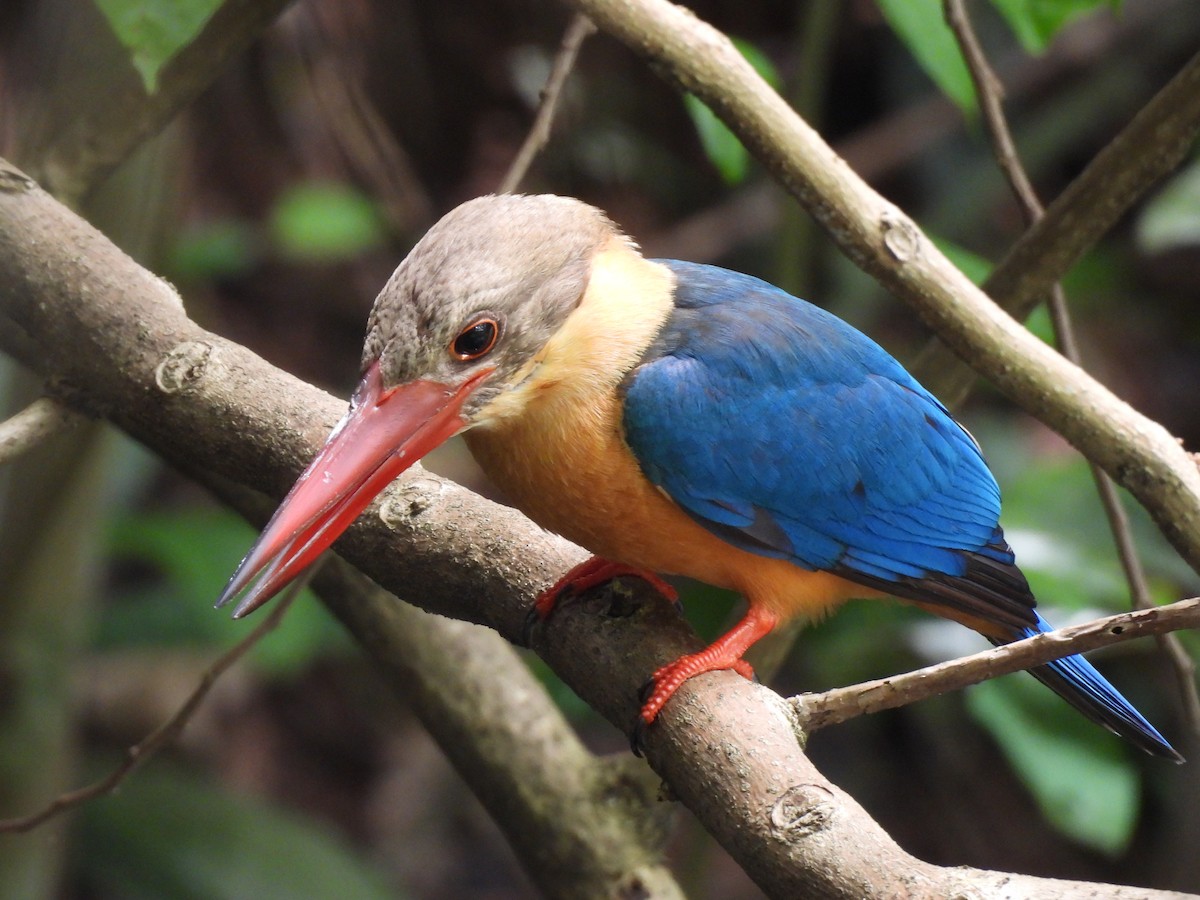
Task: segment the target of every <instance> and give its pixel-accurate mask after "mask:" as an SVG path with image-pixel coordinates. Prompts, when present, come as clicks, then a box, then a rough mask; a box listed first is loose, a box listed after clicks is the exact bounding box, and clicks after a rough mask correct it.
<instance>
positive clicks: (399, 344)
mask: <svg viewBox="0 0 1200 900" xmlns="http://www.w3.org/2000/svg"><path fill="white" fill-rule="evenodd" d="M618 234H619V232H618V231H617V228H616V226H614V225H613V223H612V222H611V221H609V219H608V217H607V216H605V215H604V213H602V212H601V211H600V210H598V209H596V208H595V207H592V206H588V205H587V204H585V203H581V202H580V201H578V200H574V199H571V198H569V197H557V196H553V195H539V196H516V195H510V194H505V195H500V196H488V197H479V198H477V199H475V200H470V201H468V202H466V203H464V204H462V205H461V206H459V207H457V208H456V209H454V210H452V211H451V212H449V213H448V214H446V216H444V217H443V218H442V219H441V220H440V221H439V222H438V223H437V224H436V225H434V226H433V227H432V228H431V229H430V230H429V232H428V233H427V234H426V235H425V236H424V237H423V238H421V240H420V241H419V242H418V243H417V245H416V246H415V247H413V249H412V252H410V253H409V254H408V257H407V258H406V259H405V260H404V261H403V262H402V263H401V264H400V266H399V268H397V269H396V271H395V273H394V274H393V275H392V277H391V279H389V281H388V283H387V284H386V285H385V286H384V288H383V290H382V291H381V292H380V294H379V297H378V298H377V299H376V301H375V306H374V308H373V309H372V310H371V317H370V320H369V322H368V326H367V338H366V342H365V344H364V346H363V369H364V371H365V370H366V369H367V368H368V367H369V366H370V365H371V364H372V363H373V362H376V361H378V362H379V368H380V373H381V376H382V379H383V385H384V387H385V388H390V387H393V386H395V385H398V384H405V383H408V382H411V381H413V380H416V379H429V380H432V381H436V382H439V383H441V384H445V385H447V386H457V385H460V384H462V383H463V382H464V381H465V380H467V379H469V378H471V377H472V376H473V375H474V374H476V373H477V372H478V371H480V370H481V369H483V368H493V369H495V374H494V375H493V376H491V377H489V378H488V379H487V381H486V383H483V384H480V386H479V387H478V388H477V389H476V390H474V391H473V392H472V395H471V397H469V398H468V399H467V400H466V402H465V403H464V406H463V414H464V418H466V419H470V418H471V413H472V412H473V411H475V410H478V409H480V408H482V407H483V406H485V405H486V404H487V402H488V401H489V400H490V399H492V397H494V396H495V394H496V393H497V392H499V391H501V390H503V389H504V387H505V386H506V385H507V384H508V383H509V381H510V379H511V377H512V376H513V375H514V374H515V373H516V372H517V371H518V370H519V369H520V368H521V367H522V366H523V365H524V364H525V363H526V362H528V360H529V359H531V358H532V357H533V356H534V355H536V354H537V352H538V351H539V350H540V349H541V348H542V347H543V346H544V345H545V343H546V341H547V340H549V338H550V336H551V335H553V334H554V333H555V332H556V331H557V330H558V329H559V328H560V327H561V326H562V324H563V322H564V321H565V320H566V318H567V316H569V315H570V313H571V312H572V310H574V309H575V307H576V306H578V304H579V302H580V299H581V298H582V296H583V292H584V290H585V289H586V287H587V283H588V272H589V269H590V266H591V262H592V259H593V257H594V256H595V254H596V252H597V251H598V250H599V249H600V247H601V246H602V245H604V244H605V243H606V242H607V241H609V240H610V239H612V238H613V237H614V236H616V235H618Z"/></svg>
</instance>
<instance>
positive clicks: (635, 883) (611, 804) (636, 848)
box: [198, 473, 683, 900]
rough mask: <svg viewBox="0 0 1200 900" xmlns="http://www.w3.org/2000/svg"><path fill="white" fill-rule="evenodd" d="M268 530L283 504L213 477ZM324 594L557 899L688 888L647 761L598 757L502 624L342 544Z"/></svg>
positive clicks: (321, 583) (218, 489)
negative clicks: (433, 594) (405, 595)
mask: <svg viewBox="0 0 1200 900" xmlns="http://www.w3.org/2000/svg"><path fill="white" fill-rule="evenodd" d="M198 480H199V481H201V483H203V484H205V485H206V486H208V487H209V488H210V489H211V490H213V491H214V492H215V493H216V494H217V495H218V496H219V497H220V498H221V499H222V500H224V501H225V502H227V503H229V504H230V505H231V506H232V507H233V508H234V509H236V510H238V512H240V513H241V514H242V515H244V516H245V517H246V518H247V519H249V520H250V521H251V522H252V523H254V524H255V525H258V526H262V525H265V524H266V521H267V519H268V518H269V517H270V514H271V512H272V511H273V510H274V508H275V504H274V503H273V502H269V501H268V500H267V499H266V498H265V497H263V496H262V495H261V494H259V493H258V492H257V491H251V490H248V489H246V488H244V487H241V486H240V485H235V484H233V483H232V482H231V481H229V480H227V479H223V478H214V477H212V476H211V475H209V474H207V473H201V474H200V475H199V476H198ZM323 559H324V561H325V562H324V565H323V566H322V568H321V571H320V572H318V573H317V575H316V576H315V577H314V579H313V588H314V590H315V591H316V593H317V595H318V596H319V597H320V598H321V600H322V601H323V602H324V603H325V605H326V606H328V607H329V609H330V611H331V612H332V613H333V614H334V615H335V616H336V617H337V618H338V619H339V620H340V621H341V622H342V624H343V625H344V626H345V627H346V629H347V630H348V631H349V632H350V633H351V634H352V635H353V636H354V638H355V640H356V641H357V642H358V643H359V644H360V645H361V646H362V648H363V650H364V651H365V652H366V653H367V655H368V656H370V657H371V659H372V660H373V661H374V662H375V664H376V665H377V666H378V667H379V669H380V671H381V672H382V674H383V675H384V677H385V678H386V680H387V683H388V684H389V686H390V687H392V688H393V689H394V691H395V694H396V696H397V698H399V699H400V700H401V702H403V703H405V704H408V705H410V706H411V707H412V709H413V711H414V713H415V714H416V716H417V718H418V719H420V721H421V723H422V725H424V727H425V729H426V730H427V731H428V732H429V733H430V735H432V737H433V738H434V740H435V741H437V743H438V746H439V747H441V749H442V751H443V752H444V753H445V754H446V757H447V758H448V759H449V760H450V762H451V763H452V764H453V766H454V768H455V769H456V770H457V771H458V773H459V775H460V776H461V777H462V779H463V781H464V782H466V784H467V785H468V786H469V787H470V788H471V790H472V792H473V793H474V794H475V796H477V797H478V798H479V799H480V801H481V802H482V803H483V805H484V806H485V807H486V808H487V810H488V811H489V812H490V813H491V815H492V818H493V820H494V821H495V822H496V823H497V825H498V826H499V827H500V829H501V831H503V833H504V836H505V838H506V839H507V840H508V842H509V844H510V845H511V846H512V848H513V850H514V851H515V853H516V855H517V857H518V858H519V859H520V860H521V862H522V864H523V865H524V867H525V871H526V872H527V873H528V874H529V876H530V877H531V878H532V880H533V881H534V883H535V884H537V886H538V888H539V889H540V890H541V891H542V893H543V894H545V895H546V896H548V897H580V896H585V897H624V896H637V895H638V893H639V890H641V891H644V892H645V895H646V896H649V897H654V898H663V900H670V898H673V897H682V896H683V895H682V892H681V891H680V889H679V886H678V885H677V884H676V883H675V882H674V879H673V877H672V875H671V873H670V871H669V870H668V869H667V868H666V866H665V865H664V864H663V861H662V846H663V844H664V842H665V839H666V833H667V821H666V819H667V817H668V816H669V814H670V809H669V807H665V806H663V805H662V804H659V803H658V802H657V800H656V793H657V790H658V782H657V780H656V779H655V778H654V774H653V773H652V772H651V771H650V770H649V769H648V768H647V767H646V766H645V764H644V763H643V762H642V761H641V760H637V759H635V758H633V757H621V758H619V759H597V758H596V757H595V756H593V755H592V754H591V753H590V752H589V751H588V750H587V748H585V747H584V746H583V744H582V743H580V741H579V739H578V738H577V737H576V735H575V732H574V731H573V730H572V728H571V726H570V724H569V723H568V722H567V721H566V720H565V719H564V717H563V715H562V712H561V711H560V710H559V709H558V707H557V706H555V704H554V702H553V701H552V700H551V699H550V697H549V695H548V694H547V693H546V690H545V688H544V687H543V686H542V685H541V683H540V682H539V681H538V680H537V679H536V678H535V677H534V676H533V675H532V673H531V672H530V671H529V668H528V666H526V665H525V662H524V661H523V660H522V659H521V658H520V657H519V656H518V655H517V653H516V652H515V651H514V650H513V648H512V646H511V645H510V644H509V643H507V642H506V641H505V640H504V639H503V638H501V637H500V636H499V635H497V634H496V633H495V632H494V631H491V630H489V629H486V628H481V627H479V626H477V625H472V624H470V623H468V622H460V621H456V620H454V619H447V618H444V617H442V616H436V615H432V614H430V613H427V612H425V611H424V610H422V609H420V608H418V607H416V606H411V605H409V604H407V603H403V602H401V601H399V600H397V599H396V598H395V597H394V596H392V595H391V594H388V593H387V592H386V591H384V590H383V589H382V588H380V587H378V586H377V585H376V584H375V583H374V582H372V581H371V580H370V579H369V578H367V577H366V576H364V575H363V574H362V573H360V572H359V571H358V570H357V569H355V568H353V567H352V566H350V565H349V564H348V563H346V562H344V561H342V559H340V558H339V557H337V556H335V555H334V554H332V553H329V554H326V555H325V556H324V557H323Z"/></svg>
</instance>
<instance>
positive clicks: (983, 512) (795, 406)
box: [624, 260, 1035, 632]
mask: <svg viewBox="0 0 1200 900" xmlns="http://www.w3.org/2000/svg"><path fill="white" fill-rule="evenodd" d="M659 262H663V264H665V265H667V266H669V267H670V268H671V269H672V271H673V272H674V273H675V276H676V279H677V283H676V291H675V311H674V313H673V314H672V316H671V317H670V319H669V320H668V322H667V324H666V325H665V327H664V328H663V330H662V332H661V333H660V335H659V336H658V339H657V341H656V343H655V344H654V345H653V346H652V347H651V348H650V349H649V350H648V351H647V353H646V355H645V357H644V358H643V361H642V364H641V365H640V366H638V367H637V368H635V369H634V370H633V372H631V373H630V375H629V376H628V377H627V379H626V381H625V384H624V390H625V411H624V425H625V431H626V439H627V441H628V443H629V446H630V448H631V449H632V451H633V453H634V455H635V456H636V457H637V459H638V461H639V463H640V464H641V466H642V468H643V470H644V471H645V473H646V475H647V477H648V478H649V479H650V480H651V481H652V482H654V483H655V484H657V485H659V486H660V487H662V488H663V489H664V490H665V491H666V492H667V493H668V494H669V495H670V496H671V497H672V498H673V499H674V500H675V501H676V502H677V503H678V504H679V505H680V506H681V507H682V508H683V509H685V510H686V511H687V512H688V513H689V514H690V515H691V516H692V517H693V518H695V519H696V520H697V521H698V522H700V523H701V524H702V525H704V526H705V527H706V528H708V529H710V530H711V531H713V532H715V533H717V534H719V535H720V536H721V537H723V538H724V539H726V540H728V541H730V542H731V543H733V544H735V545H737V546H740V547H743V548H744V549H748V550H752V551H754V552H757V553H761V554H763V555H767V556H778V557H783V558H786V559H789V560H791V561H793V562H795V563H796V564H797V565H800V566H803V567H805V568H808V569H823V570H829V571H834V572H837V573H838V574H840V575H843V576H845V577H847V578H850V579H851V580H855V581H858V582H861V583H863V584H867V585H870V586H872V587H881V588H882V589H884V590H887V591H889V592H891V593H895V594H898V595H900V596H906V597H910V598H911V599H916V600H920V601H922V602H932V603H935V604H937V603H940V604H943V605H946V606H950V607H954V608H957V609H960V610H962V611H963V612H965V613H967V614H968V615H971V616H975V617H979V618H982V619H984V620H985V621H988V622H995V623H997V624H1002V625H1004V626H1005V630H1006V632H1007V631H1008V630H1010V629H1020V628H1024V627H1028V626H1031V625H1033V624H1034V622H1035V617H1034V614H1033V611H1032V609H1033V605H1034V602H1033V597H1032V596H1031V595H1030V593H1029V589H1028V586H1027V584H1026V583H1025V579H1024V577H1023V576H1022V575H1021V574H1020V571H1019V570H1018V569H1017V568H1016V566H1015V565H1014V564H1013V557H1012V552H1011V550H1009V548H1008V545H1007V544H1006V543H1005V541H1004V536H1003V533H1002V532H1001V530H1000V528H999V525H998V520H999V516H1000V495H999V490H998V488H997V486H996V482H995V479H994V478H993V477H992V474H991V472H990V471H989V470H988V468H987V466H986V464H985V463H984V461H983V459H982V457H981V455H980V453H979V448H978V446H977V445H976V444H975V442H974V440H973V439H972V438H971V436H970V435H969V434H967V433H966V431H964V430H963V429H962V428H961V427H960V426H959V425H958V424H957V423H956V422H955V421H954V420H953V418H951V416H950V414H949V413H948V412H947V411H946V409H945V407H943V406H942V405H941V403H939V402H938V401H937V399H936V398H934V397H933V396H932V395H931V394H930V393H929V392H928V391H926V390H925V389H924V388H923V387H921V385H920V384H918V383H917V381H916V380H915V379H914V378H913V377H912V376H911V375H909V374H908V372H907V371H905V369H904V368H903V367H902V366H901V365H900V364H899V363H898V362H896V360H895V359H893V358H892V357H891V356H890V355H889V354H888V353H887V352H886V351H884V350H883V349H882V348H881V347H879V345H877V344H876V343H875V342H874V341H872V340H870V339H869V338H868V337H866V336H865V335H863V334H862V333H861V332H859V331H857V330H855V329H854V328H851V327H850V326H849V325H847V324H846V323H845V322H842V321H841V320H840V319H838V318H837V317H835V316H833V315H831V314H829V313H827V312H825V311H824V310H822V309H820V308H818V307H815V306H813V305H811V304H809V303H805V302H804V301H802V300H798V299H796V298H795V297H792V296H791V295H790V294H787V293H785V292H784V291H781V290H780V289H778V288H776V287H774V286H772V285H770V284H767V283H766V282H764V281H760V280H759V279H756V278H752V277H750V276H747V275H740V274H738V273H735V272H729V271H726V270H723V269H717V268H714V267H711V266H702V265H697V264H694V263H683V262H677V261H661V260H660V261H659Z"/></svg>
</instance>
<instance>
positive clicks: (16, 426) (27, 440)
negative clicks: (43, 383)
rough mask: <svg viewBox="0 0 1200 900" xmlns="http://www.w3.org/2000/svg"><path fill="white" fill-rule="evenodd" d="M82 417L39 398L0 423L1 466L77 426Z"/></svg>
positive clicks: (54, 402)
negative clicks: (65, 430)
mask: <svg viewBox="0 0 1200 900" xmlns="http://www.w3.org/2000/svg"><path fill="white" fill-rule="evenodd" d="M81 420H82V417H81V416H80V415H79V413H77V412H74V411H73V410H70V409H67V408H66V407H65V406H63V405H62V404H61V403H59V402H58V401H57V400H52V399H50V398H49V397H41V398H39V399H37V400H34V401H33V402H32V403H30V404H29V405H28V406H27V407H25V408H24V409H23V410H21V411H20V412H19V413H17V414H16V415H14V416H11V417H10V418H8V419H6V420H5V421H3V422H0V465H3V464H4V463H7V462H12V461H13V460H14V459H16V458H17V457H18V456H20V455H21V454H23V453H28V452H29V451H30V450H32V449H33V448H34V447H36V446H37V445H38V444H40V443H41V442H42V441H44V440H46V439H47V438H49V437H51V436H52V435H55V434H58V433H59V432H60V431H63V430H64V429H67V428H72V427H74V426H75V425H78V424H79V423H80V421H81Z"/></svg>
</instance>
